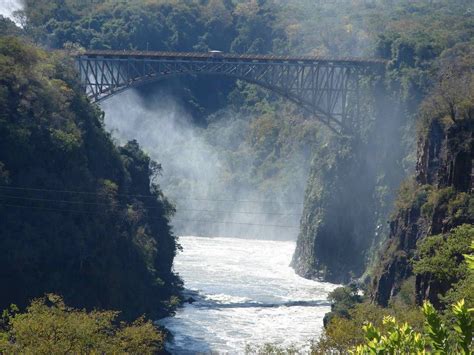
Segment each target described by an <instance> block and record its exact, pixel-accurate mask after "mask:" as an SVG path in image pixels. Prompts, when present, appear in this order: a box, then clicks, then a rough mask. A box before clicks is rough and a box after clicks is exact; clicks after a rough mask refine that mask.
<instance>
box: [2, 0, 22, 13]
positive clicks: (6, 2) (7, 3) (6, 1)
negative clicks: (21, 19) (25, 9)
mask: <svg viewBox="0 0 474 355" xmlns="http://www.w3.org/2000/svg"><path fill="white" fill-rule="evenodd" d="M20 2H21V0H0V14H1V15H3V16H6V17H11V15H12V13H13V11H15V10H18V9H20V8H21V4H20Z"/></svg>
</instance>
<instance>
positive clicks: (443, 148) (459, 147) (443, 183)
mask: <svg viewBox="0 0 474 355" xmlns="http://www.w3.org/2000/svg"><path fill="white" fill-rule="evenodd" d="M447 121H448V120H444V121H443V120H442V119H434V120H432V121H431V123H430V124H429V125H428V129H427V130H426V133H425V134H423V135H422V136H421V138H420V140H419V143H418V160H417V166H416V176H415V181H413V183H412V184H411V186H405V188H404V189H403V188H402V190H401V195H402V196H401V197H400V199H401V201H399V203H398V208H397V212H396V214H395V215H394V217H393V218H392V220H391V222H390V237H389V240H388V241H387V243H386V245H385V248H384V250H383V251H382V255H381V261H380V264H379V268H378V271H376V272H375V275H374V280H373V288H372V298H373V300H374V301H376V302H377V303H378V304H380V305H383V306H386V305H387V304H388V302H389V301H390V299H391V298H392V297H394V296H395V295H396V294H397V293H398V292H399V290H400V287H401V284H402V283H403V281H404V280H406V279H407V278H408V277H410V276H412V275H413V271H412V265H411V262H410V260H411V259H412V258H413V257H414V256H415V252H416V245H417V242H418V241H419V240H421V239H422V238H425V237H426V236H429V235H436V234H440V233H446V232H448V231H449V230H451V229H452V228H454V227H456V226H458V225H460V224H463V223H473V222H474V215H473V213H472V202H473V199H472V188H473V185H474V181H473V172H472V170H473V159H474V139H473V136H474V123H473V121H472V120H470V119H463V120H459V121H457V122H447ZM403 195H404V196H403ZM415 287H416V294H417V299H418V301H421V300H423V299H426V298H428V299H430V300H431V302H433V303H435V304H438V303H439V300H438V295H439V294H440V293H444V292H445V291H447V289H446V288H449V285H443V284H440V283H439V282H435V281H433V280H432V278H431V277H430V275H416V281H415Z"/></svg>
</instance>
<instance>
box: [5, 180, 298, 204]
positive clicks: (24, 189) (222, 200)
mask: <svg viewBox="0 0 474 355" xmlns="http://www.w3.org/2000/svg"><path fill="white" fill-rule="evenodd" d="M0 189H10V190H21V191H38V192H56V193H68V194H82V195H94V196H97V195H100V194H99V193H97V192H92V191H79V190H56V189H44V188H32V187H20V186H7V185H0ZM116 196H123V197H141V198H155V196H149V195H140V194H116ZM174 199H176V200H184V201H186V200H189V201H213V202H242V203H262V204H263V203H273V204H279V201H276V200H234V199H209V198H191V197H177V198H174ZM285 204H289V205H303V203H302V202H291V201H289V202H286V201H285Z"/></svg>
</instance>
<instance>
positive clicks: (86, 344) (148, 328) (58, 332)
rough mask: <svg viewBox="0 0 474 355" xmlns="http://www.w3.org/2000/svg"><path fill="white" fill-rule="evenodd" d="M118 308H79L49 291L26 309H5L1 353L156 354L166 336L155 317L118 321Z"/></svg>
mask: <svg viewBox="0 0 474 355" xmlns="http://www.w3.org/2000/svg"><path fill="white" fill-rule="evenodd" d="M117 316H118V312H114V311H92V312H86V311H84V310H77V309H73V308H69V307H67V306H66V305H65V304H64V302H63V300H62V298H61V297H60V296H57V295H53V294H48V295H46V296H45V297H43V298H39V299H35V300H33V301H32V302H31V304H30V305H29V307H28V308H27V310H26V312H25V313H19V312H18V308H17V307H16V306H11V307H10V309H9V310H5V311H4V312H3V319H2V324H1V325H2V326H1V328H0V353H2V354H3V353H5V354H19V353H22V354H23V353H24V354H33V353H34V354H89V353H101V354H124V353H135V354H153V353H156V352H158V351H161V350H163V344H164V340H165V336H164V334H163V333H161V332H160V331H159V330H157V329H156V328H155V326H154V325H153V324H152V323H151V321H146V320H145V319H144V318H139V319H138V320H136V321H135V322H133V323H131V324H127V323H124V322H120V323H117V322H116V318H117Z"/></svg>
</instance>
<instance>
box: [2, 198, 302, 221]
mask: <svg viewBox="0 0 474 355" xmlns="http://www.w3.org/2000/svg"><path fill="white" fill-rule="evenodd" d="M0 198H4V199H12V200H24V201H38V202H54V203H68V204H76V205H92V206H110V204H108V203H101V202H90V201H70V200H58V199H49V198H36V197H25V196H13V195H0ZM119 204H120V203H119ZM122 205H123V204H122ZM144 207H145V208H146V209H148V210H155V209H161V208H160V207H152V206H147V205H145V206H144ZM178 211H192V212H206V213H221V214H222V213H228V214H248V215H277V216H299V214H297V213H281V212H251V211H226V210H203V209H192V208H179V209H178Z"/></svg>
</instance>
